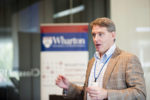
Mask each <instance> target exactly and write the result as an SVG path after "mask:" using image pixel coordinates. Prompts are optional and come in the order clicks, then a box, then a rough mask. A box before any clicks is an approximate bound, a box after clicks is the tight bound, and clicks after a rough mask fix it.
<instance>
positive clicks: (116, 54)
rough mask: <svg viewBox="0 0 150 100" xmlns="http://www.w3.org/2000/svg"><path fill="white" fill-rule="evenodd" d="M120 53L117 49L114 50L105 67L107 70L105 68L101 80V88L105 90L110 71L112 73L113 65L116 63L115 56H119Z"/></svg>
mask: <svg viewBox="0 0 150 100" xmlns="http://www.w3.org/2000/svg"><path fill="white" fill-rule="evenodd" d="M120 52H121V51H120V49H119V48H118V47H117V48H116V49H115V51H114V53H113V55H112V57H111V59H110V61H109V63H108V65H107V68H106V71H105V74H104V78H103V88H106V86H107V83H108V80H109V78H110V76H111V73H112V71H113V69H114V67H115V65H116V63H117V61H118V58H117V56H118V55H119V54H120Z"/></svg>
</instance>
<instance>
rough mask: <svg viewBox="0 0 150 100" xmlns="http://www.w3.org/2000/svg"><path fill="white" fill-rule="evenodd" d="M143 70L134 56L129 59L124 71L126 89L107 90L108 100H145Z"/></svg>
mask: <svg viewBox="0 0 150 100" xmlns="http://www.w3.org/2000/svg"><path fill="white" fill-rule="evenodd" d="M143 74H144V73H143V70H142V67H141V64H140V62H139V60H138V58H137V57H136V56H134V55H132V56H131V57H129V59H128V62H127V65H126V71H125V82H126V85H127V88H126V89H121V90H117V89H116V90H114V89H109V90H108V100H146V87H145V80H144V76H143Z"/></svg>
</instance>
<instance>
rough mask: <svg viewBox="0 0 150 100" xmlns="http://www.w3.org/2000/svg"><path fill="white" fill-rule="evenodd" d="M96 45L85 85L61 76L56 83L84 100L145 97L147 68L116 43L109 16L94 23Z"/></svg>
mask: <svg viewBox="0 0 150 100" xmlns="http://www.w3.org/2000/svg"><path fill="white" fill-rule="evenodd" d="M90 26H91V29H92V33H91V34H92V37H93V42H94V45H95V48H96V52H95V54H94V57H93V58H92V59H91V60H90V61H89V63H88V67H87V71H86V79H85V83H84V86H83V87H79V86H77V85H75V84H72V83H71V82H69V81H68V79H66V78H65V77H64V76H61V75H60V76H58V78H57V79H56V85H57V86H59V87H61V88H63V89H64V90H67V96H71V97H76V98H79V97H83V99H84V100H103V99H108V100H145V99H146V89H145V81H144V77H143V70H142V68H141V64H140V62H139V60H138V58H137V57H136V56H135V55H133V54H130V53H127V52H125V51H122V50H120V49H119V48H118V47H116V45H115V38H116V33H115V31H116V30H115V25H114V23H113V22H112V21H111V20H110V19H108V18H97V19H96V20H94V21H93V22H91V24H90Z"/></svg>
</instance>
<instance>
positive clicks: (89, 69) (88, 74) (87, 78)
mask: <svg viewBox="0 0 150 100" xmlns="http://www.w3.org/2000/svg"><path fill="white" fill-rule="evenodd" d="M94 61H95V58H92V59H91V62H89V65H88V69H87V73H86V74H87V75H86V80H85V83H86V86H87V84H88V80H89V76H90V73H91V69H92V66H93V63H94Z"/></svg>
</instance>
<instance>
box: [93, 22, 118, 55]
mask: <svg viewBox="0 0 150 100" xmlns="http://www.w3.org/2000/svg"><path fill="white" fill-rule="evenodd" d="M91 34H92V37H93V42H94V45H95V48H96V51H97V52H99V53H100V56H101V55H103V54H104V53H105V52H106V51H107V50H108V49H109V48H110V47H111V46H112V45H113V43H114V39H115V32H108V30H107V28H106V27H100V26H98V25H94V26H93V28H92V33H91Z"/></svg>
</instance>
